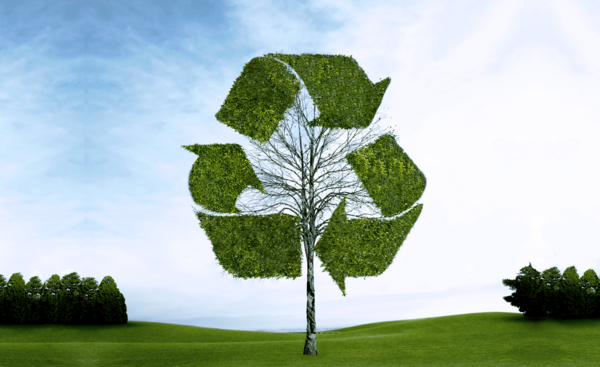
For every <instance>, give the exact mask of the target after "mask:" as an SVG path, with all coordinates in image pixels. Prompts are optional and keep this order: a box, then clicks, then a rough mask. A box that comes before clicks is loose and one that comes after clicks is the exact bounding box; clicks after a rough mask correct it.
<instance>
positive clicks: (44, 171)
mask: <svg viewBox="0 0 600 367" xmlns="http://www.w3.org/2000/svg"><path fill="white" fill-rule="evenodd" d="M0 34H2V37H1V38H0V116H1V117H0V233H1V234H0V251H1V253H2V256H1V257H0V273H1V274H3V275H4V276H5V277H6V278H9V277H10V275H11V274H12V273H15V272H21V274H23V276H24V277H25V280H26V281H28V280H29V278H30V277H32V276H34V275H38V276H39V277H40V278H41V279H42V281H45V280H46V279H48V278H49V277H50V276H51V275H52V274H59V275H60V276H63V275H65V274H68V273H70V272H73V271H76V272H77V273H78V274H79V275H80V276H81V277H87V276H92V277H94V278H96V279H97V280H98V281H100V280H102V278H103V277H104V276H106V275H110V276H112V277H113V278H114V279H115V281H116V282H117V285H118V287H119V289H120V290H121V292H122V293H123V294H124V296H125V298H126V303H127V307H128V315H129V320H136V321H152V322H166V323H175V324H185V325H196V326H203V327H212V328H222V329H236V330H269V331H305V330H306V262H304V263H303V265H302V270H303V276H302V278H298V279H296V280H291V279H289V280H288V279H279V280H277V279H267V280H259V279H257V280H243V279H234V278H233V277H232V276H231V275H230V274H228V273H224V271H223V269H222V268H221V267H220V265H219V264H218V262H217V260H216V258H215V255H214V253H213V251H212V246H211V243H210V242H209V240H208V238H207V237H206V235H205V233H204V231H203V230H202V229H201V228H200V226H199V222H198V219H197V218H196V217H195V215H194V212H193V208H192V206H193V207H194V208H197V209H198V205H196V204H195V203H194V202H193V200H192V197H191V195H190V192H189V190H188V176H189V172H190V169H191V167H192V165H193V163H194V162H195V160H196V157H197V156H196V155H194V154H192V153H190V152H189V151H187V150H185V149H183V148H181V145H192V144H214V143H221V144H224V143H237V144H240V145H241V146H242V147H243V148H244V149H245V150H248V149H250V148H251V145H250V141H249V139H248V138H246V137H245V136H243V135H241V134H238V133H237V132H236V131H235V130H233V129H232V128H229V127H228V126H226V125H224V124H221V123H220V122H218V121H217V120H216V118H215V113H216V112H217V111H218V110H219V109H220V107H221V104H222V103H223V101H224V100H225V98H226V96H227V94H228V93H229V90H230V88H231V86H232V84H233V82H234V81H235V79H236V78H237V77H238V76H239V75H240V74H241V72H242V70H243V67H244V65H245V64H246V63H248V62H249V61H250V60H252V59H253V58H254V57H257V56H262V55H264V54H266V53H271V52H273V53H274V52H280V53H286V54H302V53H311V54H318V53H320V54H343V55H348V56H350V55H351V56H352V57H353V58H354V59H355V60H357V62H358V63H359V65H360V66H361V67H362V68H363V69H364V70H365V72H366V73H367V75H368V77H369V78H370V80H371V81H374V82H376V81H379V80H380V79H382V78H386V77H390V78H391V80H392V82H391V84H390V86H389V88H388V89H387V92H386V94H385V97H384V99H383V102H382V104H381V106H380V109H379V111H378V112H379V114H380V115H385V116H386V118H384V119H382V120H381V121H380V122H379V126H381V127H382V128H386V127H389V128H390V129H394V130H395V133H396V134H397V135H398V137H399V140H398V144H399V145H400V146H401V147H402V148H403V149H404V150H405V151H406V152H407V153H408V154H409V156H410V157H411V159H412V160H413V161H414V162H415V163H416V164H417V166H418V167H419V168H420V169H421V170H422V171H423V172H424V174H425V175H426V177H427V188H426V190H425V193H424V194H423V196H422V197H421V199H420V200H419V201H418V202H419V203H422V204H423V205H424V206H423V212H422V214H421V216H420V217H419V219H418V221H417V223H416V224H415V226H414V228H413V229H412V231H411V232H410V234H409V236H408V238H407V239H406V241H405V242H404V244H403V245H402V247H401V248H400V251H399V252H398V255H397V256H396V258H395V259H394V262H393V263H392V265H391V266H390V267H389V268H388V269H387V270H386V271H385V272H384V273H383V274H382V275H380V276H379V277H370V278H369V277H368V278H366V280H365V279H363V278H356V279H355V278H349V279H347V280H346V290H347V297H343V296H342V293H341V292H340V290H339V289H338V287H337V285H336V284H335V283H334V282H333V280H332V279H331V278H330V276H329V275H328V274H327V273H326V272H324V271H323V270H322V268H321V262H320V261H319V259H318V258H317V257H315V288H316V317H317V329H318V330H326V329H331V328H339V327H345V326H353V325H359V324H365V323H373V322H380V321H393V320H405V319H415V318H426V317H436V316H444V315H455V314H464V313H474V312H518V310H517V309H516V308H514V307H512V306H510V304H508V303H507V302H505V301H504V300H503V299H502V297H503V296H506V295H509V294H510V290H509V289H508V287H505V286H504V285H502V279H504V278H514V277H515V276H516V275H517V273H518V272H519V269H520V268H522V267H523V266H526V265H527V264H528V262H529V261H531V263H532V265H533V266H534V267H535V268H536V269H538V270H539V271H542V270H544V269H547V268H549V267H552V266H557V267H558V268H559V269H560V270H561V271H564V269H565V268H567V267H568V266H572V265H575V266H576V267H577V269H578V271H579V274H580V275H582V274H583V272H584V271H585V270H587V269H594V270H596V272H597V273H599V274H600V195H598V193H597V191H598V187H599V185H600V173H599V170H598V163H599V162H600V144H598V143H597V141H598V137H599V136H600V108H599V107H598V106H599V105H600V104H599V101H600V51H599V50H600V3H598V2H596V1H593V0H588V1H576V0H569V1H544V2H541V1H524V0H519V1H485V2H482V1H475V0H473V1H403V2H398V1H369V2H363V1H347V0H344V1H341V0H340V1H323V0H319V1H312V2H300V1H299V2H296V1H286V2H281V1H256V0H252V1H173V0H171V1H148V0H144V1H141V0H140V1H93V2H92V1H90V2H83V1H80V2H78V1H52V2H51V3H49V2H44V1H29V2H27V3H26V4H24V3H21V2H15V1H1V2H0ZM332 210H333V208H332ZM327 218H328V217H327Z"/></svg>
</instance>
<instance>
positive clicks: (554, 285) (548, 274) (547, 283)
mask: <svg viewBox="0 0 600 367" xmlns="http://www.w3.org/2000/svg"><path fill="white" fill-rule="evenodd" d="M561 277H562V275H561V274H560V270H558V268H557V267H556V266H554V267H552V268H550V269H546V270H544V272H543V273H542V285H543V294H544V296H543V298H544V300H545V309H546V311H547V312H548V315H550V316H552V317H557V315H558V309H557V304H558V297H559V294H558V289H559V284H560V279H561Z"/></svg>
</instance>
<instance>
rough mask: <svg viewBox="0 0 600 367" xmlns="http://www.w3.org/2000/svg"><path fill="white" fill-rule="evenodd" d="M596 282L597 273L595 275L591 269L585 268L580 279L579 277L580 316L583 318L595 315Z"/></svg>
mask: <svg viewBox="0 0 600 367" xmlns="http://www.w3.org/2000/svg"><path fill="white" fill-rule="evenodd" d="M598 282H599V280H598V275H596V272H595V271H594V270H593V269H589V270H586V272H585V273H583V276H582V277H581V279H579V287H580V288H581V290H582V291H583V304H582V316H583V317H585V318H594V317H595V316H596V298H597V297H596V292H597V290H598Z"/></svg>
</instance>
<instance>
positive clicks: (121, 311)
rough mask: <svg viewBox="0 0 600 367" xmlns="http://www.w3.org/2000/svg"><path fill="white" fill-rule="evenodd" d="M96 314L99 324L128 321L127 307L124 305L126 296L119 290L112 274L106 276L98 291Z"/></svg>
mask: <svg viewBox="0 0 600 367" xmlns="http://www.w3.org/2000/svg"><path fill="white" fill-rule="evenodd" d="M94 298H95V299H96V310H95V311H96V315H97V321H98V323H99V324H103V325H104V324H124V323H127V313H126V312H127V309H126V308H125V307H123V305H124V304H125V297H123V295H122V294H121V292H119V289H118V288H117V283H115V281H114V279H113V278H112V277H111V276H108V275H107V276H105V277H104V279H102V282H100V287H99V288H98V292H97V293H96V295H95V297H94Z"/></svg>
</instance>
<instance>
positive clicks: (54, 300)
mask: <svg viewBox="0 0 600 367" xmlns="http://www.w3.org/2000/svg"><path fill="white" fill-rule="evenodd" d="M61 288H62V284H61V281H60V277H59V276H58V274H53V275H52V276H51V277H50V278H48V280H46V281H45V282H44V285H43V286H42V302H41V303H42V305H43V308H44V310H45V312H44V318H45V322H46V323H49V324H56V323H58V320H59V318H60V309H59V307H58V294H59V292H60V290H61Z"/></svg>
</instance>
